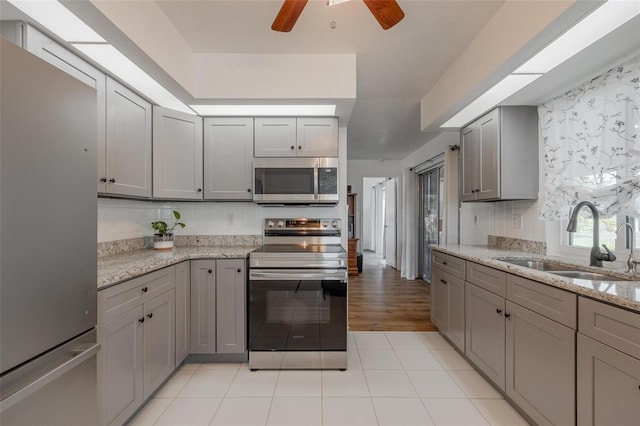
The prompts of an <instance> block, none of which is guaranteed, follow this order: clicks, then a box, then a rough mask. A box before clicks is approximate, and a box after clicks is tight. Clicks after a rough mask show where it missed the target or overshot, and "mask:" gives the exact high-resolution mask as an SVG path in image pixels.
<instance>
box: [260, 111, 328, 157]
mask: <svg viewBox="0 0 640 426" xmlns="http://www.w3.org/2000/svg"><path fill="white" fill-rule="evenodd" d="M254 123H255V140H254V146H255V150H254V155H255V157H337V156H338V119H337V118H335V117H298V118H293V117H259V118H256V119H255V120H254Z"/></svg>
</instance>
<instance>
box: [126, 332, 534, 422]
mask: <svg viewBox="0 0 640 426" xmlns="http://www.w3.org/2000/svg"><path fill="white" fill-rule="evenodd" d="M348 351H349V353H348V356H349V358H348V362H349V368H348V370H347V371H344V372H342V371H255V372H251V371H249V369H248V367H247V365H246V364H185V365H183V366H182V367H180V369H179V370H178V371H177V372H176V374H174V375H173V377H172V378H171V379H170V380H169V381H168V382H167V383H166V384H165V385H164V386H163V387H162V388H161V389H160V390H159V391H158V393H157V394H156V395H155V397H154V398H153V399H151V400H150V401H149V402H148V403H147V405H146V406H145V407H144V408H143V410H142V411H141V412H140V413H139V414H138V415H137V416H136V417H135V418H134V419H133V421H132V422H131V425H134V426H142V425H225V426H231V425H292V426H303V425H318V426H320V425H345V426H356V425H366V426H370V425H397V426H409V425H455V426H463V425H507V426H518V425H527V422H526V421H525V420H524V419H523V418H522V417H521V416H520V415H519V414H518V413H517V412H516V411H515V410H514V409H513V408H512V407H511V406H510V405H509V403H507V402H506V401H505V400H504V399H502V397H501V396H500V394H499V393H498V392H497V391H496V390H495V389H494V388H493V387H492V386H491V385H489V383H487V381H486V380H485V379H484V378H482V376H480V375H479V374H478V373H476V372H475V371H474V370H473V368H472V367H471V366H470V365H469V364H468V363H467V362H466V361H465V360H464V359H463V358H462V357H461V356H460V355H459V354H458V353H457V352H456V351H455V350H453V348H452V347H451V346H450V345H449V343H448V342H447V341H446V340H444V339H443V338H442V337H441V336H440V335H439V334H438V333H436V332H353V333H349V340H348Z"/></svg>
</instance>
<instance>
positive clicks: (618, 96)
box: [538, 56, 640, 220]
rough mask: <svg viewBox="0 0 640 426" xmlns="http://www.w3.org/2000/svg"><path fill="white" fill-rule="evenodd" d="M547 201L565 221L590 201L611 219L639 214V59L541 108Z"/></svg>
mask: <svg viewBox="0 0 640 426" xmlns="http://www.w3.org/2000/svg"><path fill="white" fill-rule="evenodd" d="M538 114H539V123H540V138H541V140H542V142H543V143H544V153H545V186H546V201H545V203H544V206H543V208H542V209H541V212H540V217H541V218H542V219H546V220H557V219H563V218H566V217H567V216H568V214H569V207H570V206H573V205H575V204H576V203H577V202H579V201H585V200H586V201H591V202H593V203H594V204H595V205H596V206H597V207H598V209H599V210H600V211H601V212H602V213H603V216H605V217H608V216H612V215H615V214H626V215H630V216H637V215H638V214H640V56H639V57H636V58H634V59H632V60H630V61H627V62H625V63H624V64H622V65H620V66H617V67H615V68H612V69H611V70H609V71H607V72H606V73H604V74H602V75H600V76H598V77H596V78H594V79H592V80H590V81H589V82H587V83H585V84H583V85H581V86H579V87H577V88H575V89H573V90H570V91H568V92H566V93H565V94H563V95H562V96H559V97H557V98H555V99H553V100H551V101H550V102H548V103H546V104H544V105H541V106H540V107H539V108H538Z"/></svg>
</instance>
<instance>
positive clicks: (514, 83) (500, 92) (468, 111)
mask: <svg viewBox="0 0 640 426" xmlns="http://www.w3.org/2000/svg"><path fill="white" fill-rule="evenodd" d="M541 75H542V74H511V75H508V76H506V77H505V78H504V79H502V81H500V82H499V83H498V84H496V85H495V86H493V87H492V88H491V89H489V90H487V91H486V92H484V93H483V94H482V95H480V96H479V97H478V98H476V100H474V101H473V102H471V103H470V104H469V105H467V106H466V107H465V108H464V109H463V110H462V111H460V112H459V113H457V114H456V115H454V116H453V117H451V119H450V120H449V121H447V122H446V123H444V124H443V125H442V126H440V127H462V126H464V125H465V124H467V123H469V122H470V121H471V120H473V119H474V118H476V117H478V116H479V115H480V114H482V113H484V112H485V111H487V110H489V109H490V108H492V107H494V106H496V105H498V104H499V103H500V102H502V101H504V100H505V99H507V98H508V97H509V96H511V95H512V94H514V93H516V92H517V91H518V90H520V89H522V88H523V87H525V86H526V85H528V84H529V83H531V82H532V81H534V80H536V79H537V78H539V77H540V76H541Z"/></svg>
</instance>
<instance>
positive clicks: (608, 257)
mask: <svg viewBox="0 0 640 426" xmlns="http://www.w3.org/2000/svg"><path fill="white" fill-rule="evenodd" d="M602 247H604V249H605V250H606V251H607V254H606V258H604V259H602V260H606V261H607V262H614V261H615V260H616V255H615V254H614V253H613V252H612V251H611V250H609V247H607V245H606V244H603V245H602Z"/></svg>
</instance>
